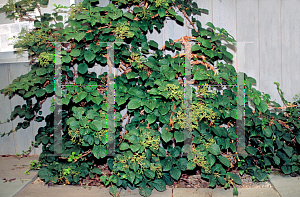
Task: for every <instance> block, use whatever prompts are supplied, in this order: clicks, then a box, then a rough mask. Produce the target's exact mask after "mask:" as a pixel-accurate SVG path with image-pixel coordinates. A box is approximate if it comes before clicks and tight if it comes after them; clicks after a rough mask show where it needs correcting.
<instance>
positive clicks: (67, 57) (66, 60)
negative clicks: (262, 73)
mask: <svg viewBox="0 0 300 197" xmlns="http://www.w3.org/2000/svg"><path fill="white" fill-rule="evenodd" d="M61 60H62V62H64V63H67V64H68V63H70V61H71V57H70V56H69V55H65V56H63V57H62V58H61Z"/></svg>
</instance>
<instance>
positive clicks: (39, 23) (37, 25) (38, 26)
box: [34, 20, 42, 28]
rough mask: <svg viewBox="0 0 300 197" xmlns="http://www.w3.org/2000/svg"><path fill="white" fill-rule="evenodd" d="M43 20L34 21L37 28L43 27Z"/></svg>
mask: <svg viewBox="0 0 300 197" xmlns="http://www.w3.org/2000/svg"><path fill="white" fill-rule="evenodd" d="M41 25H42V24H41V22H40V21H38V20H35V21H34V27H36V28H40V27H41Z"/></svg>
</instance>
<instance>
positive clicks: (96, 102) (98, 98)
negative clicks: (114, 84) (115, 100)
mask: <svg viewBox="0 0 300 197" xmlns="http://www.w3.org/2000/svg"><path fill="white" fill-rule="evenodd" d="M103 100H104V98H103V97H99V96H98V97H94V96H93V97H92V101H93V102H94V103H95V104H97V105H99V104H100V103H101V102H102V101H103Z"/></svg>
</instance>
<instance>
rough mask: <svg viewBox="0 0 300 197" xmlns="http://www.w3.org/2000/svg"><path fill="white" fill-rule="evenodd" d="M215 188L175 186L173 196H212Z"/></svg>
mask: <svg viewBox="0 0 300 197" xmlns="http://www.w3.org/2000/svg"><path fill="white" fill-rule="evenodd" d="M212 194H213V190H212V189H209V188H174V189H173V197H212Z"/></svg>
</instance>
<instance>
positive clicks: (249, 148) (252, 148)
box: [245, 146, 257, 155]
mask: <svg viewBox="0 0 300 197" xmlns="http://www.w3.org/2000/svg"><path fill="white" fill-rule="evenodd" d="M245 149H246V151H247V152H248V153H249V154H251V155H256V152H257V149H256V148H254V147H252V146H246V148H245Z"/></svg>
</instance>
